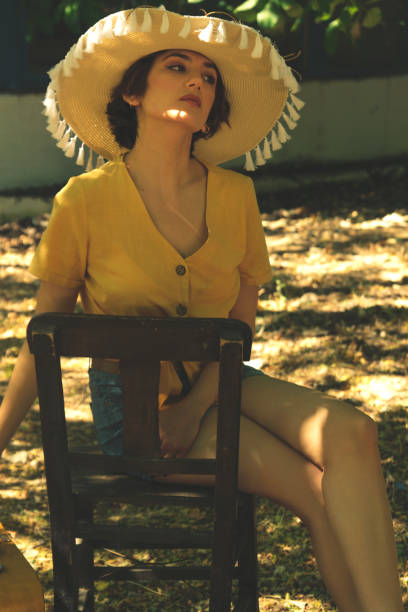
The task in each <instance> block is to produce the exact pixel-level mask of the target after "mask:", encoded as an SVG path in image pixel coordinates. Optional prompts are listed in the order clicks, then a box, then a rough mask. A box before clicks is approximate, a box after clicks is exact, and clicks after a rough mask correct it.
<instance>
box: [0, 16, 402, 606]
mask: <svg viewBox="0 0 408 612" xmlns="http://www.w3.org/2000/svg"><path fill="white" fill-rule="evenodd" d="M50 77H51V83H50V86H49V89H48V92H47V97H46V100H45V106H46V115H47V117H48V120H49V130H50V131H51V133H52V134H53V136H54V137H55V138H56V139H57V140H58V146H60V147H61V148H63V150H64V152H65V153H66V154H67V155H69V156H73V155H74V153H75V151H76V148H78V146H77V139H79V138H80V139H81V140H82V145H81V146H80V147H79V149H78V158H77V161H78V163H80V164H83V163H84V161H85V160H84V158H85V151H86V148H85V147H88V148H89V153H88V156H89V157H88V163H87V169H88V170H91V167H92V164H93V161H94V157H93V152H96V153H98V154H99V157H98V161H97V166H98V167H97V168H96V169H95V170H93V171H89V172H87V173H86V174H83V175H82V176H80V177H75V178H73V179H71V180H70V181H69V183H68V184H67V185H66V187H65V188H64V189H63V190H62V191H61V192H59V194H57V196H56V199H55V203H54V209H53V214H52V216H51V219H50V224H49V227H48V229H47V231H46V232H45V234H44V237H43V239H42V242H41V245H40V247H39V249H38V251H37V253H36V255H35V257H34V260H33V262H32V264H31V271H32V272H33V273H34V274H36V275H37V276H38V277H39V278H40V279H41V286H40V289H39V293H38V300H37V309H36V312H43V311H62V312H71V311H72V310H73V308H74V306H75V303H76V301H77V297H78V294H79V293H80V294H81V298H82V303H83V306H84V309H85V311H86V312H91V313H110V314H139V315H170V316H186V315H188V316H221V317H223V316H230V317H232V318H237V319H241V320H243V321H246V322H247V323H248V324H249V325H250V326H251V328H252V329H254V321H255V312H256V305H257V294H258V286H259V285H260V284H262V283H264V282H266V281H268V280H269V279H270V277H271V276H270V269H269V263H268V257H267V251H266V246H265V240H264V237H263V233H262V226H261V222H260V218H259V213H258V211H257V207H256V201H255V198H254V192H253V188H252V183H251V181H250V180H249V179H248V178H246V177H244V176H241V175H239V174H237V173H233V172H230V171H227V170H223V169H221V168H218V167H217V166H216V165H214V164H218V163H220V162H222V161H226V160H228V159H232V158H234V157H237V156H238V155H241V154H244V153H245V154H246V168H247V169H254V166H255V162H256V163H257V164H259V163H264V161H265V159H264V158H269V157H270V156H271V148H272V149H276V148H280V147H281V145H282V144H283V143H284V142H285V141H286V140H287V138H288V135H287V133H286V132H285V130H284V128H283V125H282V123H281V122H280V121H279V120H280V119H281V118H283V119H284V120H285V122H286V123H287V125H288V127H289V128H294V127H295V121H296V120H297V118H298V114H297V112H296V109H295V107H296V108H297V109H298V110H299V109H300V108H301V106H302V103H301V102H300V101H299V100H298V98H296V96H295V93H296V92H297V89H298V85H297V82H296V80H295V79H294V78H293V75H292V73H291V71H290V70H289V68H288V67H287V65H286V64H285V62H284V60H283V59H282V58H281V57H280V55H279V54H278V52H277V51H276V49H275V48H274V47H273V46H272V45H271V43H270V41H269V40H268V39H266V38H263V37H261V36H260V35H259V34H258V33H257V32H255V31H254V30H252V29H251V28H248V27H246V26H241V25H240V24H238V23H233V22H229V21H225V20H223V19H218V18H214V17H209V16H204V17H190V18H189V17H183V16H181V15H176V14H174V13H169V12H167V11H165V10H164V9H163V8H161V9H135V10H133V11H122V12H120V13H117V14H115V15H112V16H110V17H107V18H105V19H103V20H101V21H100V22H98V23H97V24H96V25H95V26H94V27H93V28H91V29H90V30H89V31H88V32H87V33H86V34H85V35H84V36H82V37H81V38H80V40H79V41H78V43H77V44H76V45H74V46H73V47H72V48H71V50H70V52H69V53H68V55H67V57H66V58H65V60H63V62H60V64H58V65H57V66H56V67H55V68H54V69H53V70H52V71H51V72H50ZM285 105H286V106H285ZM283 109H285V110H283ZM260 143H261V144H262V150H261V148H260ZM102 158H104V159H108V160H112V161H109V162H108V163H106V164H104V165H101V163H102V162H103V159H102ZM161 374H162V375H161V390H160V405H161V413H160V436H161V443H162V452H163V456H183V455H185V454H187V455H188V456H191V457H209V456H213V455H214V452H215V449H214V438H215V421H216V408H215V406H214V404H215V402H216V393H217V391H216V389H217V375H218V373H217V368H216V366H215V365H214V364H209V365H207V366H205V367H202V366H201V365H200V364H194V363H186V364H184V371H182V372H176V370H175V369H174V367H173V366H172V365H171V364H165V365H164V366H163V369H162V373H161ZM90 376H91V380H90V383H91V395H92V409H93V413H94V421H95V426H96V431H97V435H98V438H99V441H100V443H101V445H102V447H103V449H104V451H105V452H107V453H113V454H115V453H120V452H121V444H122V440H121V404H120V393H121V390H120V385H119V382H118V380H119V377H118V374H117V364H116V363H115V362H112V361H108V360H98V361H96V362H94V363H93V368H92V370H91V372H90ZM180 376H181V378H180ZM186 377H187V378H188V383H189V385H190V386H191V390H190V391H189V392H187V393H185V394H184V395H182V396H181V399H180V394H181V391H182V387H183V381H184V382H185V379H186ZM35 393H36V391H35V375H34V368H33V364H32V360H31V357H30V355H29V354H28V350H27V347H26V346H24V347H23V349H22V351H21V354H20V356H19V359H18V361H17V364H16V367H15V370H14V373H13V376H12V379H11V382H10V385H9V388H8V391H7V394H6V396H5V398H4V401H3V405H2V408H1V411H0V449H1V450H2V449H3V448H4V447H5V445H6V444H7V442H8V440H9V439H10V438H11V436H12V435H13V433H14V431H15V429H16V428H17V426H18V424H19V422H20V421H21V419H22V418H23V416H24V414H25V413H26V411H27V410H28V408H29V406H30V405H31V403H32V401H33V399H34V397H35ZM168 398H169V401H166V400H167V399H168ZM172 398H173V399H172ZM174 398H177V399H176V401H175V400H174ZM275 466H278V467H276V469H275ZM177 478H179V479H180V478H188V477H186V476H184V477H183V476H169V477H168V478H167V480H170V481H171V480H176V479H177ZM201 478H202V480H201V482H204V483H205V484H211V478H210V477H204V476H203V477H201ZM239 486H240V488H241V490H243V491H247V492H250V493H255V494H257V495H265V496H267V497H268V498H270V499H273V500H276V501H277V502H279V503H281V504H282V505H284V506H285V507H287V508H289V509H291V510H292V511H293V512H294V513H295V514H297V515H298V516H299V517H301V518H302V520H303V521H304V522H305V524H306V525H307V527H308V529H309V531H310V534H311V538H312V542H313V546H314V550H315V554H316V558H317V560H318V564H319V567H320V570H321V573H322V576H323V578H324V580H325V582H326V585H327V587H328V589H329V590H330V591H331V593H332V595H333V597H334V599H335V601H336V603H337V605H338V606H339V608H340V609H341V610H345V611H357V610H358V611H367V612H368V611H369V612H377V611H378V612H380V611H381V612H392V611H394V610H395V611H396V610H402V609H403V607H402V602H401V593H400V588H399V581H398V574H397V562H396V554H395V546H394V541H393V533H392V522H391V516H390V511H389V507H388V503H387V499H386V492H385V486H384V481H383V477H382V473H381V467H380V460H379V455H378V448H377V439H376V429H375V425H374V423H373V421H372V420H371V419H370V418H369V417H367V416H366V415H364V414H363V413H362V412H360V411H358V410H356V409H354V408H353V407H351V406H349V405H347V404H345V403H343V402H340V401H338V400H335V399H333V398H330V397H328V396H326V395H323V394H321V393H318V392H316V391H312V390H309V389H305V388H302V387H299V386H296V385H293V384H290V383H287V382H283V381H279V380H275V379H273V378H270V377H268V376H266V375H264V374H263V373H262V372H260V371H257V370H254V369H251V368H247V367H244V369H243V383H242V424H241V438H240V464H239Z"/></svg>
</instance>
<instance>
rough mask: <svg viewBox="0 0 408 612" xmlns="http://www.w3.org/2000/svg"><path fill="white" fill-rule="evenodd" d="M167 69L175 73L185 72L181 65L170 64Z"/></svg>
mask: <svg viewBox="0 0 408 612" xmlns="http://www.w3.org/2000/svg"><path fill="white" fill-rule="evenodd" d="M168 68H169V69H170V70H174V71H175V72H184V71H185V66H183V64H170V65H169V66H168Z"/></svg>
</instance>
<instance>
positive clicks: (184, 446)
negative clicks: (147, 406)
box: [159, 394, 208, 459]
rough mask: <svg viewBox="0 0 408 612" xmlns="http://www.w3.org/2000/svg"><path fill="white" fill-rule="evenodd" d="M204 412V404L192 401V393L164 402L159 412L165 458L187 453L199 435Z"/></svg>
mask: <svg viewBox="0 0 408 612" xmlns="http://www.w3.org/2000/svg"><path fill="white" fill-rule="evenodd" d="M207 408H208V406H207ZM203 412H205V409H203V407H202V406H198V405H197V404H196V403H194V404H193V403H192V401H191V398H190V394H189V395H186V397H184V398H182V399H181V400H178V401H176V402H172V403H166V404H164V406H163V408H162V409H161V411H160V413H159V434H160V441H161V446H160V448H161V453H162V457H163V458H164V459H169V458H171V457H174V458H179V457H184V456H185V455H186V454H187V452H188V451H189V450H190V448H191V446H192V444H193V442H194V440H195V439H196V437H197V434H198V430H199V429H200V422H201V415H202V414H203Z"/></svg>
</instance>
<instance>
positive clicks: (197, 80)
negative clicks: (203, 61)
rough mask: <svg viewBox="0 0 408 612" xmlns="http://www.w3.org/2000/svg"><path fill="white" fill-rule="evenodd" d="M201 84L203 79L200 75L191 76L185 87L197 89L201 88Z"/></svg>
mask: <svg viewBox="0 0 408 612" xmlns="http://www.w3.org/2000/svg"><path fill="white" fill-rule="evenodd" d="M202 83H203V78H202V76H201V75H199V74H197V75H194V76H191V77H190V78H189V80H188V83H187V86H188V87H195V88H197V89H200V88H201V85H202Z"/></svg>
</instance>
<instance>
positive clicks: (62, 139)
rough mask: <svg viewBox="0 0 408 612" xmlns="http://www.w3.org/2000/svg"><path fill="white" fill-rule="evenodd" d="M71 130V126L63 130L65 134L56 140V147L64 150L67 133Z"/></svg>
mask: <svg viewBox="0 0 408 612" xmlns="http://www.w3.org/2000/svg"><path fill="white" fill-rule="evenodd" d="M70 132H71V128H70V127H68V128H67V131H66V132H65V134H64V135H63V137H62V138H60V140H59V142H57V147H59V148H60V149H62V150H64V149H65V147H66V146H67V144H68V143H69V135H70Z"/></svg>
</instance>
